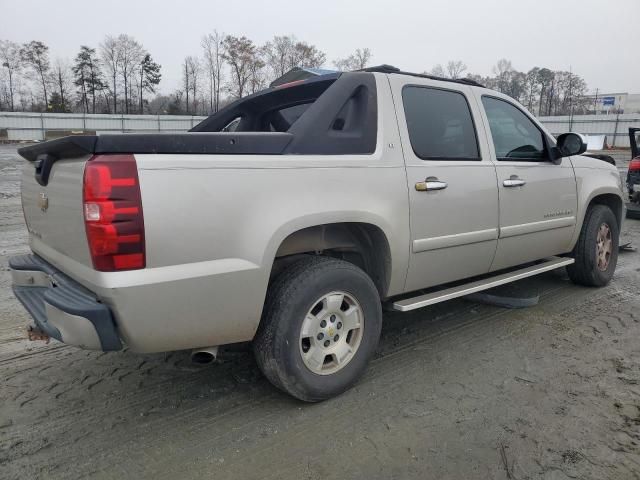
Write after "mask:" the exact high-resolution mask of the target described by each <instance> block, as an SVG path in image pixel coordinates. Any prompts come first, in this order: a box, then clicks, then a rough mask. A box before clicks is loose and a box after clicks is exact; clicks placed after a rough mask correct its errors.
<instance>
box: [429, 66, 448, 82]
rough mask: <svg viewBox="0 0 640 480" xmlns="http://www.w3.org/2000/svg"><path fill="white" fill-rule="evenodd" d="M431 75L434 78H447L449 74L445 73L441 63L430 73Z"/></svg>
mask: <svg viewBox="0 0 640 480" xmlns="http://www.w3.org/2000/svg"><path fill="white" fill-rule="evenodd" d="M428 73H429V75H433V76H434V77H441V78H447V73H446V72H445V71H444V68H443V67H442V65H440V64H439V63H438V64H437V65H436V66H435V67H433V68H432V69H431V71H430V72H428Z"/></svg>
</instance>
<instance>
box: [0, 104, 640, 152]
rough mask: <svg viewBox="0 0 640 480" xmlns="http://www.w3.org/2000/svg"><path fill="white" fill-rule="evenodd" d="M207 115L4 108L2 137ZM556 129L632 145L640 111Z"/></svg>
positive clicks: (180, 121) (178, 124)
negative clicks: (118, 113)
mask: <svg viewBox="0 0 640 480" xmlns="http://www.w3.org/2000/svg"><path fill="white" fill-rule="evenodd" d="M205 118H206V117H197V116H185V115H91V114H87V115H83V114H77V113H26V112H0V140H2V139H7V140H45V139H49V138H55V137H59V136H61V135H68V134H70V133H71V132H78V133H80V132H91V133H93V132H96V133H102V132H180V131H186V130H189V129H190V128H191V127H193V126H194V125H196V124H198V123H199V122H201V121H202V120H204V119H205ZM540 121H541V122H542V123H543V124H544V125H545V126H546V127H547V128H548V129H549V130H550V131H551V133H553V134H554V135H559V134H561V133H564V132H577V133H584V134H588V135H605V136H606V137H607V140H606V141H607V145H609V146H611V147H627V148H628V147H629V136H628V131H629V127H640V114H632V113H629V114H621V115H574V116H572V117H571V116H564V117H541V118H540Z"/></svg>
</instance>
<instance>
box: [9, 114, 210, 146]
mask: <svg viewBox="0 0 640 480" xmlns="http://www.w3.org/2000/svg"><path fill="white" fill-rule="evenodd" d="M205 118H206V117H197V116H186V115H101V114H100V115H98V114H96V115H93V114H86V115H83V114H78V113H27V112H0V140H1V139H6V140H45V139H49V138H55V137H59V136H62V135H69V134H70V133H71V132H78V133H80V132H91V133H93V132H96V133H106V132H111V133H115V132H181V131H182V132H184V131H186V130H189V129H190V128H191V127H193V126H194V125H197V124H198V123H199V122H201V121H202V120H204V119H205Z"/></svg>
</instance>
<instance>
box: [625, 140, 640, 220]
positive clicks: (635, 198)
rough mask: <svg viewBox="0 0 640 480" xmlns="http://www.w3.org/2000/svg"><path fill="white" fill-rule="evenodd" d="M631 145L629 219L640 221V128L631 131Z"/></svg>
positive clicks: (628, 181) (628, 183)
mask: <svg viewBox="0 0 640 480" xmlns="http://www.w3.org/2000/svg"><path fill="white" fill-rule="evenodd" d="M629 143H630V145H631V163H629V171H628V173H627V189H628V190H629V203H628V204H627V217H629V218H637V219H640V148H639V145H640V128H630V129H629Z"/></svg>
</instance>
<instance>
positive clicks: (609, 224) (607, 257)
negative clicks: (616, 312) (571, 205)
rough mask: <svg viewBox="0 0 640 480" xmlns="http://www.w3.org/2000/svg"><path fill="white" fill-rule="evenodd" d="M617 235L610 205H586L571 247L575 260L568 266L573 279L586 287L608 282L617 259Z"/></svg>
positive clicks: (614, 218) (570, 276) (617, 228)
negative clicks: (588, 206) (587, 206)
mask: <svg viewBox="0 0 640 480" xmlns="http://www.w3.org/2000/svg"><path fill="white" fill-rule="evenodd" d="M619 239H620V230H619V227H618V221H617V219H616V216H615V215H614V214H613V212H612V211H611V209H610V208H609V207H607V206H606V205H593V206H592V207H591V208H589V210H588V211H587V213H586V215H585V219H584V223H583V224H582V230H581V231H580V237H578V242H577V243H576V246H575V248H574V250H573V257H574V258H575V260H576V261H575V263H574V264H572V265H569V266H567V273H568V274H569V278H571V280H572V281H573V283H577V284H578V285H585V286H588V287H602V286H604V285H606V284H608V283H609V282H610V281H611V279H612V278H613V273H614V272H615V269H616V264H617V262H618V242H619Z"/></svg>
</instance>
